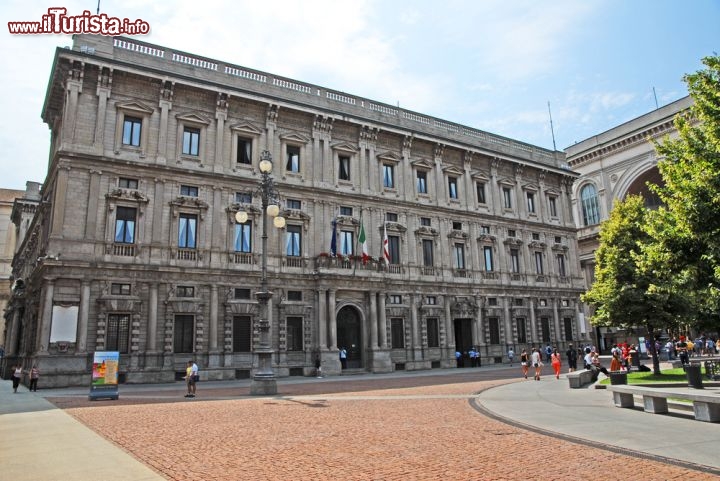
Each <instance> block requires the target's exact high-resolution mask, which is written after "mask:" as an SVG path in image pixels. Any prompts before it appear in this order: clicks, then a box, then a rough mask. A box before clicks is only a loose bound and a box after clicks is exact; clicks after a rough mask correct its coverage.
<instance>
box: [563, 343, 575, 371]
mask: <svg viewBox="0 0 720 481" xmlns="http://www.w3.org/2000/svg"><path fill="white" fill-rule="evenodd" d="M565 357H567V360H568V372H573V371H575V369H577V359H578V353H577V350H575V349H574V348H573V345H572V344H570V345H569V346H568V350H567V351H566V352H565Z"/></svg>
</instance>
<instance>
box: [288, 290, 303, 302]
mask: <svg viewBox="0 0 720 481" xmlns="http://www.w3.org/2000/svg"><path fill="white" fill-rule="evenodd" d="M287 299H288V301H302V299H303V296H302V291H288V292H287Z"/></svg>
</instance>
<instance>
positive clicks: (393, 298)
mask: <svg viewBox="0 0 720 481" xmlns="http://www.w3.org/2000/svg"><path fill="white" fill-rule="evenodd" d="M388 304H402V296H401V295H400V294H391V295H390V296H388Z"/></svg>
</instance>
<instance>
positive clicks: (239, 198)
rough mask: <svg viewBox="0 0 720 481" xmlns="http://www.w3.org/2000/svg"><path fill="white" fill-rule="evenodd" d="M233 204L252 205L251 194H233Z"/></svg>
mask: <svg viewBox="0 0 720 481" xmlns="http://www.w3.org/2000/svg"><path fill="white" fill-rule="evenodd" d="M235 202H237V203H238V204H252V194H251V193H249V192H235Z"/></svg>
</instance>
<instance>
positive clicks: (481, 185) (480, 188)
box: [475, 182, 487, 204]
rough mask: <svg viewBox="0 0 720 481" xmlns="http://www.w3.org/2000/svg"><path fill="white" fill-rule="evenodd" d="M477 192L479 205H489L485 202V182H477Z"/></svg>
mask: <svg viewBox="0 0 720 481" xmlns="http://www.w3.org/2000/svg"><path fill="white" fill-rule="evenodd" d="M475 192H477V201H478V204H487V201H486V200H485V182H475Z"/></svg>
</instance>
